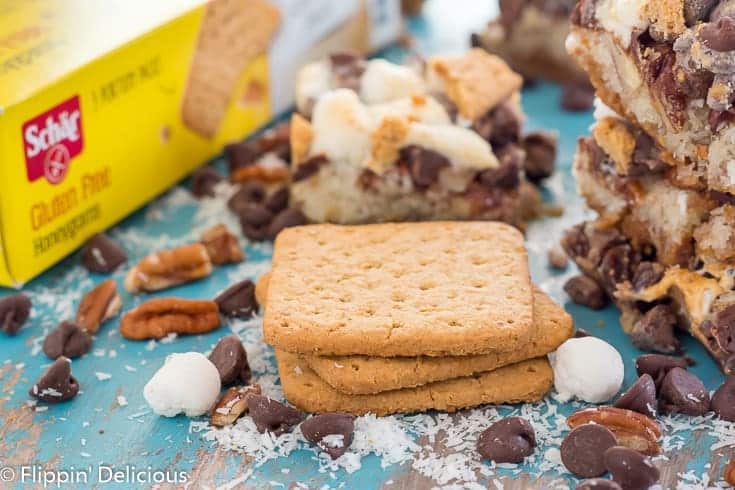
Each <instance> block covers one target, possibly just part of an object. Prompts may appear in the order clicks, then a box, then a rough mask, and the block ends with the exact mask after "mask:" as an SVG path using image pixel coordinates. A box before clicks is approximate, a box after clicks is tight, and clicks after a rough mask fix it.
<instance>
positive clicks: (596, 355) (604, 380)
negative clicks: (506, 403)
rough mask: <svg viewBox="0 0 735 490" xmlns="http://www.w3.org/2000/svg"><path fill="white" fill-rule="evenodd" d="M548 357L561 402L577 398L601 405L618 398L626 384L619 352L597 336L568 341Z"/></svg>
mask: <svg viewBox="0 0 735 490" xmlns="http://www.w3.org/2000/svg"><path fill="white" fill-rule="evenodd" d="M549 357H550V359H551V366H552V368H553V370H554V387H555V388H556V391H557V393H558V399H559V400H561V401H564V402H566V401H569V400H571V399H572V398H578V399H580V400H583V401H586V402H589V403H602V402H604V401H607V400H609V399H610V398H612V397H613V396H615V394H616V393H617V392H618V390H620V387H621V386H622V384H623V375H624V373H625V370H624V367H623V359H622V358H621V357H620V353H619V352H618V351H617V350H615V347H613V346H612V345H610V344H608V343H607V342H605V341H604V340H601V339H598V338H597V337H581V338H574V339H569V340H567V341H566V342H564V343H563V344H562V345H561V346H560V347H559V348H558V349H557V350H556V352H555V353H553V354H551V355H550V356H549Z"/></svg>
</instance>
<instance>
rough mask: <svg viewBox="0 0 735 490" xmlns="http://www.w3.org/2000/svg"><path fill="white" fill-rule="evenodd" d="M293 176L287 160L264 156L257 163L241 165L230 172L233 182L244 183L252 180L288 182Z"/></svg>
mask: <svg viewBox="0 0 735 490" xmlns="http://www.w3.org/2000/svg"><path fill="white" fill-rule="evenodd" d="M290 177H291V170H290V169H289V168H288V167H287V166H286V163H285V162H281V161H279V160H277V157H275V158H274V159H268V158H263V159H261V160H260V161H258V162H257V163H254V164H252V165H247V166H245V167H240V168H238V169H236V170H235V171H233V172H232V174H230V179H231V180H232V182H237V183H240V184H243V183H245V182H250V181H253V180H255V181H258V182H264V183H266V184H274V183H278V182H286V181H287V180H288V179H289V178H290Z"/></svg>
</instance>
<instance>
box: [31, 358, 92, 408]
mask: <svg viewBox="0 0 735 490" xmlns="http://www.w3.org/2000/svg"><path fill="white" fill-rule="evenodd" d="M77 393H79V383H77V380H76V379H75V378H74V376H72V374H71V361H69V359H67V358H66V357H59V358H58V359H56V361H54V363H53V364H51V366H49V367H48V369H46V371H44V373H43V374H42V375H41V377H40V378H38V381H36V382H35V383H34V384H33V386H32V387H31V389H30V391H29V392H28V394H29V395H30V396H32V397H33V398H36V399H38V400H42V401H45V402H49V403H57V402H63V401H66V400H71V399H72V398H74V397H75V396H77Z"/></svg>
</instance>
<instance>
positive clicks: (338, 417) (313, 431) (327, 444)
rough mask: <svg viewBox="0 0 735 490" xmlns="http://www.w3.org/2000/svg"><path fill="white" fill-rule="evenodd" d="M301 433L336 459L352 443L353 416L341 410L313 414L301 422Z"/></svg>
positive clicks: (353, 431)
mask: <svg viewBox="0 0 735 490" xmlns="http://www.w3.org/2000/svg"><path fill="white" fill-rule="evenodd" d="M301 433H302V434H304V437H305V438H306V440H307V441H309V442H310V443H312V444H316V445H317V446H319V448H321V450H322V451H324V452H325V453H327V454H329V456H330V457H331V458H332V459H337V458H339V457H340V456H342V455H343V454H344V453H346V452H347V449H349V447H350V445H351V444H352V439H353V438H354V435H355V416H354V415H350V414H348V413H341V412H331V413H322V414H319V415H315V416H314V417H311V418H310V419H307V420H305V421H304V422H303V423H302V424H301ZM340 436H341V438H340Z"/></svg>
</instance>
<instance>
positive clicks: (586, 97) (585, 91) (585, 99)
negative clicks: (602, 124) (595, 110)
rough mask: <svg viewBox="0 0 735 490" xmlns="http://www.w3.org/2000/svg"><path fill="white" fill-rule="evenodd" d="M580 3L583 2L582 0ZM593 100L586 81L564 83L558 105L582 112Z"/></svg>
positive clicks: (586, 109) (593, 91)
mask: <svg viewBox="0 0 735 490" xmlns="http://www.w3.org/2000/svg"><path fill="white" fill-rule="evenodd" d="M580 3H585V1H584V0H583V1H582V2H580ZM594 101H595V89H594V88H593V87H592V85H590V84H589V83H588V82H582V83H580V82H570V83H565V84H564V85H563V86H562V88H561V99H560V100H559V105H561V108H562V109H564V110H565V111H569V112H582V111H589V110H590V109H592V106H593V105H594Z"/></svg>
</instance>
